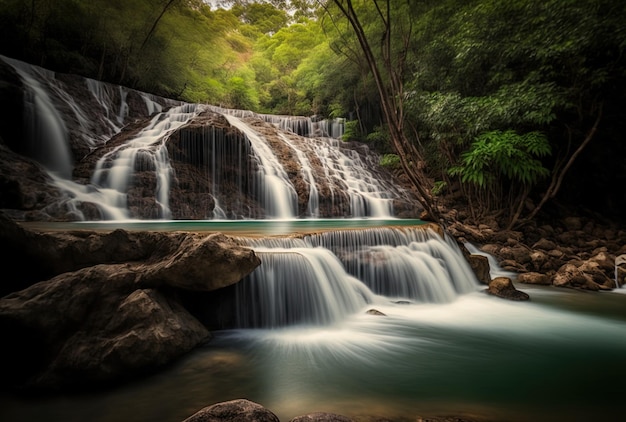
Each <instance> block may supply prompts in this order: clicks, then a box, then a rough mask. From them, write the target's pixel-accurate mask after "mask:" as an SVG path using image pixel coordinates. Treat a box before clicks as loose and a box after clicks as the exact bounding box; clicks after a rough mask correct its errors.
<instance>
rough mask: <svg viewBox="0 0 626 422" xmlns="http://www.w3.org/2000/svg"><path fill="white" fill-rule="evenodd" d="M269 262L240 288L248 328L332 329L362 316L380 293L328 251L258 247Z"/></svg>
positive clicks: (240, 319) (239, 298)
mask: <svg viewBox="0 0 626 422" xmlns="http://www.w3.org/2000/svg"><path fill="white" fill-rule="evenodd" d="M256 253H258V254H259V256H260V258H261V260H262V262H263V264H262V265H261V267H259V268H258V269H257V270H255V271H254V272H253V273H252V274H250V275H249V276H248V277H247V279H246V280H244V281H242V282H241V283H239V285H238V290H237V303H238V312H237V318H238V324H239V326H242V327H265V328H273V327H281V326H285V325H294V324H312V325H326V324H329V323H333V322H337V321H339V320H340V319H341V318H343V317H345V316H346V315H349V314H352V313H354V312H357V311H358V310H360V309H362V308H363V307H364V306H366V305H367V304H368V303H372V302H374V300H375V298H374V295H373V294H372V293H371V292H370V291H369V289H367V288H366V287H365V285H364V284H362V283H361V282H360V281H359V280H357V279H356V278H354V277H352V276H350V275H348V274H347V273H346V272H345V271H344V269H343V267H342V266H341V263H340V262H339V260H338V259H337V258H336V257H335V256H334V255H333V254H332V252H330V251H329V250H328V249H323V248H288V249H280V248H270V249H264V248H258V249H256Z"/></svg>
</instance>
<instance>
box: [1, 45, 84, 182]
mask: <svg viewBox="0 0 626 422" xmlns="http://www.w3.org/2000/svg"><path fill="white" fill-rule="evenodd" d="M0 58H2V60H4V61H5V62H7V63H8V64H10V65H11V66H13V68H14V69H15V71H16V72H17V73H18V74H19V76H20V77H21V78H22V80H23V82H24V85H25V87H26V90H25V92H24V94H25V95H24V122H23V124H24V129H25V131H26V139H27V143H28V146H27V148H26V149H27V151H26V154H28V155H30V156H32V157H34V158H35V159H36V160H37V161H39V162H40V163H41V164H42V165H43V166H44V167H46V168H47V169H48V170H50V171H51V172H53V173H55V174H57V175H59V176H61V177H63V178H69V177H70V175H71V173H72V157H71V153H70V149H69V146H68V134H67V128H66V125H65V122H64V121H63V118H62V117H61V114H60V113H59V112H58V111H57V107H56V106H55V104H53V102H52V99H51V98H50V96H49V95H48V92H47V91H46V89H45V88H44V87H43V86H42V84H41V83H39V81H38V79H46V80H51V79H53V78H54V73H53V72H50V71H47V70H45V69H41V68H35V67H32V66H29V65H26V64H25V63H23V62H20V61H17V60H12V59H9V58H6V57H3V56H0Z"/></svg>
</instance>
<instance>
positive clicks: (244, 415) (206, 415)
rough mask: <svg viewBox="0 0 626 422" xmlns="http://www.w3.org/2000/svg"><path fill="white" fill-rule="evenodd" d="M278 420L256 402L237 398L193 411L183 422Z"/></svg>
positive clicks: (274, 421)
mask: <svg viewBox="0 0 626 422" xmlns="http://www.w3.org/2000/svg"><path fill="white" fill-rule="evenodd" d="M226 421H228V422H280V421H279V419H278V417H277V416H276V415H275V414H274V413H272V412H271V411H269V410H267V409H266V408H264V407H263V406H261V405H260V404H258V403H254V402H252V401H249V400H246V399H237V400H231V401H227V402H222V403H217V404H214V405H212V406H208V407H205V408H204V409H201V410H199V411H198V412H196V413H194V414H193V415H191V416H190V417H188V418H187V419H185V420H184V421H183V422H226Z"/></svg>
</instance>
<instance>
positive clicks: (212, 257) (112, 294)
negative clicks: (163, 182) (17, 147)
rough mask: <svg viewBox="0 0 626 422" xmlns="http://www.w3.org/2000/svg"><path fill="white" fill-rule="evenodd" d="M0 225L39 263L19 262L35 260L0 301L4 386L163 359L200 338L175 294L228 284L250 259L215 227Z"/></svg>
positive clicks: (80, 379)
mask: <svg viewBox="0 0 626 422" xmlns="http://www.w3.org/2000/svg"><path fill="white" fill-rule="evenodd" d="M0 228H1V230H0V236H1V237H2V238H1V239H0V241H2V242H3V243H4V244H13V245H16V250H15V251H16V253H17V254H19V253H20V251H22V252H23V251H30V259H31V261H30V262H36V263H39V262H41V266H39V265H28V264H29V261H27V262H26V263H27V265H26V267H29V266H33V267H38V268H37V270H34V271H28V269H27V268H26V272H27V273H29V280H30V282H32V284H31V285H30V286H28V287H25V286H20V287H25V288H23V289H22V290H19V291H14V292H12V293H10V294H8V295H6V296H4V297H3V298H1V299H0V332H1V333H2V336H3V337H2V342H3V347H2V348H1V349H0V370H1V371H2V373H3V374H5V375H4V377H3V379H2V386H3V387H8V388H38V389H46V390H55V389H74V388H79V387H80V388H92V387H95V386H102V385H103V384H106V383H115V382H118V381H120V380H122V379H125V378H128V377H133V376H137V375H139V374H141V373H144V372H146V371H151V370H154V369H156V368H157V367H159V366H161V365H163V364H166V363H168V362H171V361H172V360H174V359H176V358H178V357H180V356H181V355H183V354H185V353H187V352H188V351H190V350H191V349H193V348H194V347H196V346H198V345H200V344H202V343H203V342H204V341H206V340H208V339H209V338H210V333H209V331H208V329H207V328H206V327H205V326H204V325H203V324H202V323H201V322H199V321H198V319H197V318H196V317H195V316H193V315H192V314H191V313H190V311H188V310H187V309H186V308H185V307H184V306H183V304H182V302H181V300H180V299H179V297H180V296H181V294H182V293H185V292H189V291H197V292H210V291H216V290H218V289H220V288H222V287H224V286H228V285H232V284H234V283H236V282H237V281H239V280H240V279H241V278H242V277H243V276H245V275H246V274H248V273H249V272H251V271H252V270H253V269H254V268H256V266H258V265H259V264H260V260H259V258H258V257H257V256H256V255H255V254H254V252H253V251H251V250H250V249H248V248H245V247H242V246H239V245H238V244H237V243H236V242H235V241H234V240H233V239H231V238H228V237H226V236H224V235H222V234H219V233H217V234H210V235H202V234H191V233H147V232H137V233H134V232H126V231H123V230H116V231H113V232H111V233H98V232H90V231H85V232H74V233H62V234H55V233H46V234H42V233H37V232H33V231H28V230H24V229H23V228H22V227H20V226H19V225H17V224H16V223H13V222H11V221H10V220H7V219H0ZM3 264H4V265H3V266H4V268H16V267H17V268H20V269H21V268H23V266H17V265H16V261H14V262H10V261H6V260H5V261H4V262H3ZM11 274H12V275H11V276H12V277H14V278H16V277H19V271H14V272H13V273H11ZM39 275H44V277H45V276H50V278H49V279H45V278H44V279H43V281H37V276H39ZM19 284H20V283H16V282H14V283H13V287H15V286H16V285H19ZM3 288H4V290H5V294H6V290H14V289H12V288H11V286H10V285H4V286H3Z"/></svg>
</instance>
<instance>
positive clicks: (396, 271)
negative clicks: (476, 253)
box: [238, 227, 478, 327]
mask: <svg viewBox="0 0 626 422" xmlns="http://www.w3.org/2000/svg"><path fill="white" fill-rule="evenodd" d="M240 240H241V241H243V242H245V243H247V244H248V245H249V246H250V247H252V248H253V249H254V250H255V252H257V253H259V254H260V256H261V261H262V264H261V265H260V266H259V267H258V268H257V269H256V270H255V271H254V272H253V274H252V275H251V276H250V277H249V278H247V279H246V280H244V282H242V283H241V286H240V289H239V291H238V300H239V306H240V308H241V309H240V315H242V316H241V319H240V323H241V324H242V325H244V326H255V327H256V326H263V327H268V326H270V327H274V326H280V325H287V324H291V323H294V322H303V321H304V322H309V323H316V324H327V323H330V322H334V321H337V319H338V318H340V317H343V316H345V315H347V314H350V313H354V312H355V311H357V310H360V309H361V308H363V306H365V305H366V304H369V303H383V302H382V300H383V298H385V299H384V300H386V302H387V303H389V302H390V301H392V300H393V301H398V300H406V301H411V302H427V303H448V302H452V301H454V300H455V299H456V298H457V297H458V296H459V295H462V294H467V293H470V292H474V291H476V290H477V288H478V281H477V279H476V276H475V275H474V273H473V271H472V269H471V268H470V266H469V264H468V263H467V261H466V260H465V259H464V257H463V254H462V252H461V250H460V249H459V247H458V245H456V244H455V243H454V242H453V241H452V240H451V239H449V238H448V237H447V236H445V237H444V238H442V237H441V236H439V235H438V234H437V233H435V232H434V231H433V230H431V229H424V228H411V227H408V228H402V229H400V228H372V229H367V230H339V231H328V232H324V233H320V234H312V235H306V236H304V237H303V238H302V239H298V238H258V239H255V238H250V239H245V238H242V239H240ZM313 257H315V258H313ZM318 258H319V259H322V258H323V260H324V262H325V263H326V264H325V265H327V266H326V267H324V268H327V269H329V270H330V272H331V273H332V274H333V278H332V279H330V278H329V277H331V275H330V273H328V272H324V271H321V270H319V269H318V268H317V267H315V265H320V264H313V263H312V260H314V259H318ZM355 280H356V281H357V282H358V284H355ZM317 283H321V284H317ZM339 284H342V285H343V287H341V290H337V289H339V287H338V286H339ZM329 286H332V288H331V287H329ZM347 291H356V295H352V296H350V295H348V294H347V293H346V292H347ZM326 293H328V296H326ZM361 297H363V298H365V302H363V300H362V299H359V298H361ZM347 298H348V299H347ZM355 298H356V299H355ZM337 300H339V302H337ZM337 306H339V309H341V310H343V311H342V313H338V312H339V309H337V310H335V307H337Z"/></svg>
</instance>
